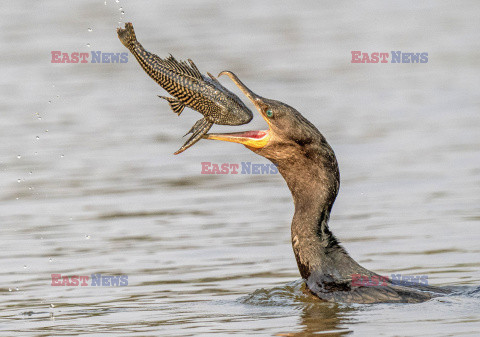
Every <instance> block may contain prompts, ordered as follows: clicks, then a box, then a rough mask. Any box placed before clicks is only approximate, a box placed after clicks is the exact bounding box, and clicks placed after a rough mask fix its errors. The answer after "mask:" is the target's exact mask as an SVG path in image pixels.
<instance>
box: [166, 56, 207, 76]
mask: <svg viewBox="0 0 480 337" xmlns="http://www.w3.org/2000/svg"><path fill="white" fill-rule="evenodd" d="M162 61H163V62H162V63H163V64H164V65H165V66H166V67H168V68H170V69H171V70H173V71H175V72H177V73H180V74H184V75H188V76H191V77H193V78H197V79H199V80H202V79H203V77H202V74H201V73H200V71H199V70H198V68H197V66H196V65H195V63H193V61H192V60H188V62H189V63H190V65H189V64H187V62H185V61H177V59H176V58H175V57H173V56H172V55H171V54H170V56H169V57H167V58H166V59H164V60H162Z"/></svg>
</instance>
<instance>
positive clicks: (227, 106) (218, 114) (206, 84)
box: [117, 23, 253, 154]
mask: <svg viewBox="0 0 480 337" xmlns="http://www.w3.org/2000/svg"><path fill="white" fill-rule="evenodd" d="M117 33H118V37H119V39H120V41H121V42H122V43H123V45H124V46H125V47H127V48H128V50H130V52H131V53H132V54H133V56H135V58H136V59H137V61H138V63H140V65H141V66H142V68H143V70H145V72H146V73H147V74H148V75H149V76H150V77H151V78H152V79H153V80H154V81H155V82H157V83H158V84H159V85H160V86H161V87H162V88H164V89H165V90H166V91H167V92H168V93H169V94H170V95H172V96H173V97H165V96H159V97H161V98H163V99H165V100H167V101H168V103H169V104H170V107H171V108H172V110H173V111H174V112H175V113H177V114H178V115H180V114H181V113H182V111H183V109H184V108H185V107H186V106H187V107H190V108H192V109H193V110H196V111H198V112H200V113H201V114H202V115H203V118H202V119H200V120H198V121H197V122H196V123H195V125H193V127H192V128H191V129H190V131H188V132H187V134H186V135H188V134H189V133H192V136H191V137H190V138H189V139H188V140H187V142H186V143H185V144H184V145H183V146H182V147H181V148H180V149H179V150H178V151H177V152H175V154H179V153H181V152H183V151H185V150H186V149H188V148H189V147H190V146H192V145H193V144H195V143H196V142H198V141H199V140H200V139H201V138H202V136H203V135H204V134H206V133H207V132H208V130H210V128H211V127H212V125H213V124H220V125H241V124H246V123H248V122H250V121H251V120H252V118H253V114H252V112H251V111H250V110H249V109H248V108H247V107H246V106H245V104H244V103H243V102H242V101H241V100H240V98H238V97H237V96H236V95H235V94H234V93H232V92H231V91H229V90H228V89H227V88H225V87H224V86H223V85H222V84H220V82H219V81H218V80H217V79H216V78H215V77H214V76H212V75H211V74H210V73H207V74H208V76H209V77H207V76H204V75H202V74H201V73H200V71H199V70H198V68H197V66H196V65H195V64H194V63H193V61H192V60H190V59H189V60H188V63H187V62H185V61H177V60H176V59H175V58H174V57H173V56H172V55H170V56H169V57H167V58H165V59H162V58H160V57H158V56H157V55H155V54H152V53H150V52H148V51H146V50H145V48H143V46H142V45H141V44H140V42H138V41H137V38H136V36H135V31H134V29H133V25H132V24H131V23H126V24H125V29H122V28H118V29H117Z"/></svg>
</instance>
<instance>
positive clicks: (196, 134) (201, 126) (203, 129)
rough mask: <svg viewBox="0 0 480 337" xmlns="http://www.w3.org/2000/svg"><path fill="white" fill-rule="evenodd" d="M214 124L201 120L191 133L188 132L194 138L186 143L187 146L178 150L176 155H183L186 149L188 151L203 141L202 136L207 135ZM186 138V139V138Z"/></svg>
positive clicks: (184, 145)
mask: <svg viewBox="0 0 480 337" xmlns="http://www.w3.org/2000/svg"><path fill="white" fill-rule="evenodd" d="M212 125H213V123H212V122H209V121H207V120H206V119H205V118H202V119H200V120H198V121H197V122H196V123H195V124H194V125H193V126H192V128H191V129H190V131H188V132H187V133H186V134H185V136H186V135H188V134H189V133H192V136H191V137H190V138H189V139H188V140H187V141H186V142H185V144H183V146H182V147H181V148H180V149H178V151H177V152H175V153H174V154H179V153H182V152H183V151H185V150H186V149H188V148H189V147H190V146H192V145H193V144H195V143H196V142H198V141H199V140H200V139H202V136H203V135H204V134H206V133H207V132H208V130H210V128H211V127H212ZM185 136H184V137H185Z"/></svg>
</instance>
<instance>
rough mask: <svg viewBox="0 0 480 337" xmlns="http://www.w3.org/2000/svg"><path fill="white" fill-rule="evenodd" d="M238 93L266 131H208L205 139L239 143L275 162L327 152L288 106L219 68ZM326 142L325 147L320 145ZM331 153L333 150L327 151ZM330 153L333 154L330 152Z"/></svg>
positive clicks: (311, 127)
mask: <svg viewBox="0 0 480 337" xmlns="http://www.w3.org/2000/svg"><path fill="white" fill-rule="evenodd" d="M221 75H227V76H229V77H230V78H231V79H232V80H233V82H235V84H236V85H237V86H238V87H239V88H240V90H242V92H243V93H244V94H245V95H246V96H247V97H248V98H249V99H250V100H251V101H252V103H253V104H254V105H255V107H256V108H257V110H258V111H259V112H260V114H261V115H262V117H263V118H264V119H265V121H266V122H267V124H268V127H269V128H268V130H255V131H245V132H235V133H211V134H207V135H205V136H204V138H207V139H217V140H223V141H227V142H234V143H240V144H243V145H245V146H246V147H247V148H248V149H250V150H252V151H253V152H255V153H257V154H259V155H261V156H263V157H265V158H267V159H270V160H271V161H272V162H274V163H275V164H279V163H280V162H282V161H284V160H286V161H290V160H294V159H295V157H298V156H299V155H302V156H303V157H307V158H308V157H317V156H318V155H319V154H320V153H322V152H323V153H324V154H326V153H325V152H330V151H331V148H330V146H328V144H327V143H326V141H325V138H324V137H323V136H322V134H321V133H320V132H319V131H318V130H317V128H316V127H315V126H314V125H313V124H312V123H310V122H309V121H308V120H307V119H306V118H305V117H303V116H302V115H301V114H300V113H299V112H298V111H297V110H295V109H294V108H292V107H291V106H289V105H287V104H285V103H282V102H279V101H276V100H272V99H267V98H263V97H261V96H258V95H257V94H255V93H254V92H252V91H251V90H250V89H249V88H248V87H246V86H245V85H244V84H243V83H242V82H241V81H240V80H239V79H238V77H237V76H236V75H235V74H234V73H232V72H230V71H223V72H221V73H220V75H219V76H221ZM325 145H326V147H327V148H324V149H323V151H322V149H321V148H322V147H324V146H325ZM331 152H332V154H333V151H331ZM333 156H334V155H333Z"/></svg>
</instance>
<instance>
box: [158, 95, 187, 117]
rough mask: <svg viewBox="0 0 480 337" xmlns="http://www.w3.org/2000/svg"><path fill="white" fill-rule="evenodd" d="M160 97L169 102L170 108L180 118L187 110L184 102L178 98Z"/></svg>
mask: <svg viewBox="0 0 480 337" xmlns="http://www.w3.org/2000/svg"><path fill="white" fill-rule="evenodd" d="M158 97H160V98H163V99H164V100H166V101H168V104H170V108H172V110H173V112H175V113H176V114H177V115H179V116H180V114H181V113H182V111H183V109H185V104H183V103H182V102H180V101H179V100H178V99H176V98H173V97H165V96H160V95H158Z"/></svg>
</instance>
